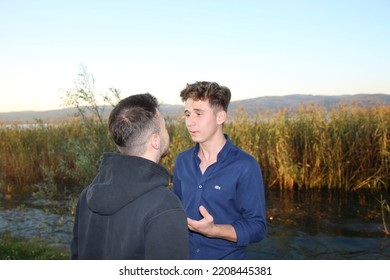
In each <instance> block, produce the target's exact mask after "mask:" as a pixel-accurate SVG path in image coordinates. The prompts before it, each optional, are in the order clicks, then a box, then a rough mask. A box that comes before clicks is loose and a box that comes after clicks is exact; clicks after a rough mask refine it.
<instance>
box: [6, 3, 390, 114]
mask: <svg viewBox="0 0 390 280" xmlns="http://www.w3.org/2000/svg"><path fill="white" fill-rule="evenodd" d="M0 42H1V44H0V96H1V102H0V112H9V111H20V110H49V109H57V108H60V105H61V103H62V101H61V96H63V95H64V94H63V91H61V89H64V88H71V87H72V86H73V82H74V79H75V78H76V76H77V74H78V72H79V66H80V65H81V64H84V65H85V66H86V67H87V69H88V71H89V72H90V73H92V74H93V75H94V77H95V80H96V92H97V93H98V94H99V93H105V92H106V91H107V89H108V88H109V87H116V88H118V89H120V90H121V91H122V97H125V96H127V95H130V94H136V93H143V92H150V93H152V94H154V95H155V96H156V97H157V98H158V99H159V100H160V101H161V102H164V103H168V104H181V101H180V98H179V93H180V90H181V89H183V88H184V87H185V85H186V83H191V82H195V81H201V80H208V81H215V82H218V83H220V84H222V85H225V86H228V87H229V88H230V89H231V91H232V100H240V99H246V98H252V97H259V96H266V95H267V96H270V95H287V94H318V95H319V94H321V95H330V94H332V95H333V94H335V95H339V94H355V93H387V94H390V0H365V1H362V0H323V1H315V0H306V1H304V0H283V1H278V0H267V1H266V0H257V1H255V0H240V1H238V0H236V1H232V0H226V1H222V0H209V1H204V0H200V1H185V0H182V1H179V0H177V1H173V0H168V1H161V0H154V1H140V0H137V1H131V0H128V1H125V0H123V1H120V0H110V1H99V0H94V1H89V0H88V1H83V0H77V1H76V0H66V1H55V0H51V1H49V0H46V1H44V0H35V1H30V0H12V1H11V0H10V1H5V0H2V1H1V2H0Z"/></svg>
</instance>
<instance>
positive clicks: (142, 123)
mask: <svg viewBox="0 0 390 280" xmlns="http://www.w3.org/2000/svg"><path fill="white" fill-rule="evenodd" d="M157 109H158V102H157V99H156V98H155V97H154V96H152V95H151V94H150V93H143V94H136V95H131V96H129V97H126V98H124V99H122V100H121V101H119V103H118V104H117V105H116V106H115V107H114V109H113V110H112V111H111V113H110V116H109V118H108V129H109V132H110V135H111V138H112V139H113V141H114V142H115V144H116V146H117V147H118V149H119V150H120V151H121V152H122V153H130V154H140V153H142V152H143V151H144V149H145V143H146V141H147V138H148V137H149V136H150V135H151V134H152V133H159V132H160V121H159V119H158V117H157Z"/></svg>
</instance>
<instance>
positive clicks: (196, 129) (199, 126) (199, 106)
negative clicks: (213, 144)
mask: <svg viewBox="0 0 390 280" xmlns="http://www.w3.org/2000/svg"><path fill="white" fill-rule="evenodd" d="M184 114H185V123H186V126H187V129H188V132H189V133H190V135H191V138H192V140H193V141H194V142H198V143H204V142H206V141H208V140H211V139H212V138H213V137H214V136H215V135H216V133H217V132H218V131H219V129H220V128H221V125H222V123H223V122H222V123H221V122H220V121H219V119H218V114H219V113H216V112H215V110H213V108H211V106H210V103H209V101H208V100H205V101H202V100H196V101H195V100H193V99H191V98H189V99H187V100H186V101H185V110H184Z"/></svg>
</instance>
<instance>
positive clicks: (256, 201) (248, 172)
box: [173, 135, 266, 259]
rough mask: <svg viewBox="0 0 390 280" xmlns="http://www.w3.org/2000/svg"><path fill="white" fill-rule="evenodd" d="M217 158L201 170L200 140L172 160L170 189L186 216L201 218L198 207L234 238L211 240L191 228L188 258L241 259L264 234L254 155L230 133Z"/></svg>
mask: <svg viewBox="0 0 390 280" xmlns="http://www.w3.org/2000/svg"><path fill="white" fill-rule="evenodd" d="M225 137H226V140H227V141H226V144H225V145H224V147H223V148H222V150H221V151H220V152H219V154H218V157H217V161H216V162H215V163H214V164H212V165H210V166H209V167H208V168H207V169H206V171H205V172H204V174H202V172H201V170H200V167H199V165H200V162H201V160H200V158H199V157H198V152H199V144H196V145H195V146H194V147H193V148H191V149H189V150H187V151H184V152H182V153H181V154H179V155H178V156H177V158H176V163H175V168H174V175H173V192H174V193H175V194H176V195H177V196H178V197H179V198H180V199H181V201H182V204H183V207H184V209H185V211H186V213H187V216H188V217H190V218H192V219H195V220H200V219H202V218H203V217H202V216H201V215H200V213H199V206H200V205H203V206H204V207H205V208H206V209H207V211H208V212H209V213H210V214H211V215H212V216H213V218H214V223H215V224H231V225H232V226H233V227H234V229H235V231H236V234H237V242H231V241H228V240H224V239H219V238H209V237H206V236H203V235H201V234H199V233H195V232H191V231H190V254H191V258H192V259H245V258H246V251H245V248H246V246H247V245H248V244H249V243H252V242H259V241H261V240H262V239H263V238H264V237H265V233H266V213H265V199H264V186H263V178H262V174H261V170H260V166H259V164H258V162H257V161H256V159H255V158H254V157H252V156H251V155H249V154H248V153H246V152H244V151H243V150H241V149H240V148H238V147H236V146H234V145H233V143H232V142H231V141H230V139H229V137H228V136H227V135H225Z"/></svg>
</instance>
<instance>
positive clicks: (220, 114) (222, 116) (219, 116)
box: [217, 110, 227, 125]
mask: <svg viewBox="0 0 390 280" xmlns="http://www.w3.org/2000/svg"><path fill="white" fill-rule="evenodd" d="M226 117H227V114H226V112H225V111H224V110H220V111H219V112H217V124H218V125H220V124H223V123H224V122H225V121H226Z"/></svg>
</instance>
